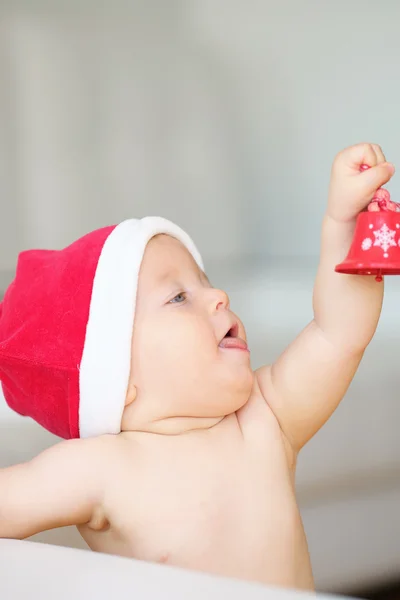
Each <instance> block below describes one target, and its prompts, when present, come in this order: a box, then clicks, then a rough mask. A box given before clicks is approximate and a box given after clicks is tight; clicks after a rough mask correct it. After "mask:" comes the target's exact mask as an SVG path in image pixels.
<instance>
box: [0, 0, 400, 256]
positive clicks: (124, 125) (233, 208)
mask: <svg viewBox="0 0 400 600" xmlns="http://www.w3.org/2000/svg"><path fill="white" fill-rule="evenodd" d="M103 4H104V3H97V4H96V3H95V2H90V1H89V0H86V1H85V0H81V1H80V2H79V3H78V2H67V0H64V1H59V2H56V3H52V2H45V1H44V0H41V1H39V0H29V1H28V0H25V1H22V0H14V1H13V2H11V1H8V2H7V1H5V0H2V1H0V83H1V98H0V103H1V104H0V165H1V167H0V198H1V200H0V202H1V215H2V218H1V222H0V239H1V246H0V250H1V252H0V268H5V267H7V268H8V267H12V266H13V264H14V262H15V258H16V254H17V252H18V250H20V249H21V247H30V246H32V245H33V246H35V245H40V246H61V245H64V244H67V243H68V242H70V241H71V240H72V239H73V238H75V237H76V236H78V235H80V234H82V233H84V232H86V231H87V230H89V229H91V228H94V227H97V226H99V225H103V224H108V223H110V222H115V221H118V220H120V219H123V218H125V217H128V216H138V215H143V214H150V213H161V214H164V215H165V216H167V217H170V218H172V219H175V220H177V221H178V222H179V223H180V224H181V225H183V226H184V227H186V228H187V229H189V231H190V232H191V233H192V234H193V235H194V237H195V238H196V241H197V242H198V244H199V246H200V247H201V249H202V250H203V252H204V254H205V256H206V258H209V259H212V258H214V257H216V256H220V257H224V256H227V255H232V254H233V255H238V256H239V255H240V256H242V255H243V254H253V253H261V254H262V255H267V256H271V255H275V254H277V255H288V256H290V255H292V254H295V255H300V256H301V255H315V254H316V253H317V252H318V240H319V231H318V228H319V220H320V217H321V214H322V211H323V208H324V205H325V200H326V189H327V184H328V178H329V168H330V163H331V160H332V158H333V156H334V154H335V153H336V151H337V150H339V149H340V148H342V147H343V146H345V145H348V144H351V143H354V142H357V141H360V140H370V139H371V140H374V141H378V142H380V143H381V144H382V145H383V147H384V149H385V150H386V151H387V155H388V157H389V158H390V159H391V160H393V161H394V162H395V163H396V162H398V161H399V158H400V149H399V144H398V140H397V137H398V135H397V133H398V129H399V127H398V106H399V101H400V85H399V82H398V77H397V71H398V57H399V56H400V38H399V36H398V31H397V29H398V22H399V20H400V5H399V4H398V3H397V2H396V1H395V0H384V1H382V2H380V3H378V4H368V5H366V4H365V3H363V2H361V1H358V0H350V1H344V0H338V1H337V2H335V3H333V2H329V3H328V2H321V1H320V0H304V1H303V2H301V3H300V2H297V1H296V0H280V1H279V2H272V1H268V0H267V1H261V0H185V1H183V0H169V1H168V2H165V1H164V0H146V1H144V0H143V1H139V2H138V1H137V2H122V1H121V0H120V1H114V2H112V3H107V4H108V8H106V7H104V6H103ZM399 185H400V184H399V180H397V181H395V182H393V184H392V186H391V190H392V191H393V192H394V194H395V196H396V197H397V198H398V197H399V196H400V187H399ZM285 211H286V212H287V214H286V215H285V217H284V212H285Z"/></svg>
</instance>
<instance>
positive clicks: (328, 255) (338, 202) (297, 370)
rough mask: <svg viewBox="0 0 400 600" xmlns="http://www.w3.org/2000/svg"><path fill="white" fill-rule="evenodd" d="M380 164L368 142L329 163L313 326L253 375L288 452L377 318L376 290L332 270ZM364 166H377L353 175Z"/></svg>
mask: <svg viewBox="0 0 400 600" xmlns="http://www.w3.org/2000/svg"><path fill="white" fill-rule="evenodd" d="M384 160H385V159H384V156H383V154H382V151H381V150H380V148H379V147H378V146H372V145H370V144H362V145H359V146H355V147H353V148H350V149H347V150H345V151H344V152H342V153H341V154H339V155H338V157H337V158H336V160H335V163H334V166H333V169H332V180H331V187H330V194H329V205H328V211H327V214H326V216H325V218H324V222H323V227H322V243H321V258H320V265H319V269H318V274H317V278H316V282H315V288H314V302H313V304H314V320H313V321H312V322H311V323H310V324H309V325H308V326H307V327H306V329H305V330H304V331H303V332H302V333H301V334H300V335H299V336H298V337H297V338H296V339H295V340H294V342H293V343H292V344H291V345H290V346H289V347H288V348H287V349H286V350H285V351H284V353H283V354H282V355H281V356H280V357H279V359H278V360H277V361H276V362H275V364H273V365H272V366H268V367H263V368H262V369H260V370H259V371H258V372H257V377H258V381H259V384H260V388H261V390H262V392H263V395H264V397H265V399H266V400H267V401H268V403H269V405H270V406H271V408H272V410H273V411H274V413H275V415H276V417H277V419H278V421H279V422H280V425H281V428H282V430H283V432H284V433H285V434H286V436H287V437H288V439H289V441H290V442H291V445H292V446H293V448H294V449H295V450H296V451H297V450H299V449H300V448H301V447H302V446H303V445H304V444H305V443H306V442H307V441H308V440H309V439H310V438H311V437H312V436H313V435H314V434H315V433H316V432H317V431H318V429H319V428H320V427H321V426H322V425H323V424H324V423H325V422H326V420H327V419H328V418H329V417H330V415H331V414H332V413H333V411H334V410H335V409H336V407H337V406H338V404H339V402H340V401H341V399H342V398H343V396H344V394H345V393H346V391H347V388H348V386H349V385H350V383H351V381H352V379H353V377H354V374H355V372H356V370H357V368H358V365H359V363H360V361H361V358H362V356H363V353H364V350H365V348H366V347H367V345H368V344H369V342H370V340H371V338H372V336H373V335H374V332H375V329H376V326H377V323H378V320H379V315H380V312H381V306H382V298H383V284H382V283H377V282H376V281H375V279H374V277H368V276H357V275H342V274H338V273H335V271H334V268H335V265H336V264H338V263H340V262H341V261H342V260H343V259H344V258H345V256H346V254H347V251H348V249H349V247H350V244H351V242H352V238H353V233H354V226H355V219H356V216H357V214H358V213H359V211H360V210H361V209H362V208H363V207H364V206H366V205H367V204H368V202H369V201H370V200H371V198H372V196H373V193H374V192H375V190H376V189H377V188H378V187H380V186H381V185H383V184H384V183H386V182H387V181H388V180H389V179H390V177H391V176H392V174H393V170H392V169H391V167H390V166H387V165H386V166H385V165H384ZM364 163H365V164H368V165H369V166H371V167H374V166H375V165H379V166H375V168H372V169H370V170H369V171H366V172H364V173H360V165H361V164H364Z"/></svg>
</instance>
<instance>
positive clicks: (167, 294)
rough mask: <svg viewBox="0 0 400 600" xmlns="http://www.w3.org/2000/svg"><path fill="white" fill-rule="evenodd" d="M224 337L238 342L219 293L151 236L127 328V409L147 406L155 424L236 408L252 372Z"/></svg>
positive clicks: (237, 329)
mask: <svg viewBox="0 0 400 600" xmlns="http://www.w3.org/2000/svg"><path fill="white" fill-rule="evenodd" d="M228 332H230V335H231V336H234V337H236V338H241V339H243V340H245V339H246V333H245V330H244V327H243V324H242V323H241V321H240V320H239V319H238V318H237V317H236V316H235V315H234V314H233V313H232V312H231V311H230V309H229V300H228V297H227V295H226V294H225V293H224V292H222V291H220V290H216V289H214V288H213V287H212V286H211V284H210V282H209V281H208V279H207V277H206V276H205V275H204V273H203V272H202V271H201V270H200V269H199V267H198V266H197V264H196V262H195V261H194V259H193V258H192V256H191V254H190V253H189V252H188V251H187V250H186V248H185V247H184V246H183V245H182V244H181V243H180V242H178V241H177V240H176V239H174V238H172V237H169V236H167V235H158V236H156V237H155V238H153V239H152V240H151V241H150V242H149V244H148V246H147V249H146V252H145V255H144V258H143V262H142V267H141V271H140V276H139V286H138V296H137V305H136V315H135V325H134V330H133V342H132V372H131V381H132V383H133V384H134V386H135V387H136V391H137V399H136V401H135V403H136V402H139V403H140V404H142V405H143V403H146V402H149V403H151V404H152V408H151V412H152V413H154V412H156V413H157V417H158V418H168V417H212V418H213V417H220V416H225V415H227V414H230V413H232V412H234V411H236V410H238V409H239V408H240V407H241V406H243V405H244V404H245V403H246V401H247V400H248V398H249V395H250V392H251V388H252V383H253V373H252V370H251V367H250V357H249V352H248V351H247V350H245V349H243V348H239V347H238V346H241V344H240V339H239V340H238V343H237V344H235V342H234V340H230V342H227V341H226V339H225V341H224V342H222V340H224V338H225V337H226V336H227V334H228ZM221 342H222V345H221ZM223 346H232V347H223ZM234 346H237V347H234Z"/></svg>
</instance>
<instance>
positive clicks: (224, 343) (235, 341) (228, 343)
mask: <svg viewBox="0 0 400 600" xmlns="http://www.w3.org/2000/svg"><path fill="white" fill-rule="evenodd" d="M219 346H220V348H237V349H238V350H247V344H246V342H245V341H244V340H242V339H240V338H233V337H225V338H224V339H223V340H221V342H220V344H219Z"/></svg>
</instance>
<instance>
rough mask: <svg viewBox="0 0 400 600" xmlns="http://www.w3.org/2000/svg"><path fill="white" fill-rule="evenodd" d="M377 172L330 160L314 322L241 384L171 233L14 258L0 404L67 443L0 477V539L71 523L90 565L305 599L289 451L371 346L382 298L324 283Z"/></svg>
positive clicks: (215, 297)
mask: <svg viewBox="0 0 400 600" xmlns="http://www.w3.org/2000/svg"><path fill="white" fill-rule="evenodd" d="M362 164H368V165H369V166H370V167H371V168H370V169H369V170H367V171H363V172H361V171H360V166H361V165H362ZM393 172H394V168H393V166H392V165H391V164H389V163H387V162H386V160H385V157H384V155H383V153H382V150H381V149H380V147H379V146H377V145H374V144H361V145H357V146H354V147H351V148H349V149H347V150H344V151H343V152H342V153H340V154H339V155H338V156H337V158H336V159H335V162H334V164H333V169H332V178H331V184H330V190H329V201H328V207H327V212H326V215H325V217H324V220H323V226H322V247H321V259H320V265H319V269H318V274H317V278H316V283H315V290H314V319H313V321H312V322H311V323H310V324H309V325H308V326H307V327H306V328H305V329H304V331H303V332H302V333H300V335H299V336H298V337H297V338H296V339H295V340H294V341H293V342H292V343H291V344H290V345H289V347H288V348H287V349H286V350H285V351H284V353H283V354H282V356H280V357H279V358H278V359H277V360H276V362H275V363H274V364H273V365H271V366H264V367H262V368H260V369H259V370H257V371H255V372H253V371H252V369H251V366H250V355H249V350H248V347H247V343H246V333H245V330H244V327H243V324H242V323H241V321H240V320H239V318H238V317H237V316H236V315H235V314H234V313H233V312H232V311H231V309H230V306H229V299H228V297H227V295H226V293H224V292H223V291H221V290H219V289H215V288H214V287H213V286H212V285H211V283H210V282H209V281H208V279H207V277H206V275H205V273H204V270H203V265H202V261H201V258H200V255H199V254H198V252H197V250H196V248H195V246H194V245H193V242H192V241H191V239H190V238H189V237H188V236H187V235H186V234H185V233H184V232H183V231H182V230H180V229H179V228H178V227H176V226H175V225H173V224H172V223H169V222H168V221H166V220H164V219H160V218H146V219H142V220H139V221H136V220H131V221H126V222H124V223H122V224H121V225H119V226H117V227H115V228H112V227H110V228H105V229H101V230H99V231H96V232H94V233H91V234H89V235H87V236H85V237H84V238H82V239H80V240H78V241H77V242H75V243H74V244H72V245H71V246H69V247H68V248H66V249H64V250H62V251H54V252H53V251H32V252H25V253H22V254H21V256H20V259H19V264H18V269H17V275H16V279H15V281H14V283H13V284H12V285H11V286H10V288H9V290H8V291H7V293H6V295H5V298H4V301H3V304H2V305H1V307H0V314H1V318H0V379H1V380H2V386H3V391H4V396H5V398H6V400H7V402H8V404H9V405H10V406H11V407H12V408H13V409H14V410H16V411H17V412H19V413H20V414H24V415H29V416H31V417H33V418H34V419H36V421H38V422H39V423H40V424H41V425H43V426H44V427H46V428H47V429H49V430H50V431H52V432H53V433H55V434H57V435H59V436H61V437H63V438H67V440H66V441H62V442H61V443H60V444H57V445H55V446H54V447H52V448H50V449H48V450H46V451H45V452H43V453H42V454H41V455H39V456H38V457H36V458H34V459H33V460H32V461H31V462H29V463H26V464H21V465H17V466H13V467H10V468H6V469H3V470H0V537H5V538H26V537H28V536H31V535H33V534H35V533H37V532H40V531H44V530H47V529H50V528H54V527H62V526H65V525H76V526H77V527H78V529H79V531H80V533H81V535H82V536H83V538H84V539H85V540H86V542H87V543H88V545H89V546H90V548H92V549H93V550H96V551H99V552H107V553H112V554H118V555H122V556H127V557H135V558H137V559H140V560H145V561H154V562H158V563H167V564H169V565H176V566H179V567H184V568H188V569H195V570H201V571H206V572H210V573H215V574H219V575H223V576H228V577H236V578H241V579H248V580H255V581H259V582H263V583H266V584H270V585H276V586H285V587H295V588H302V589H312V588H313V585H314V584H313V575H312V569H311V565H310V558H309V553H308V549H307V542H306V538H305V534H304V530H303V526H302V522H301V518H300V514H299V510H298V507H297V503H296V495H295V469H296V461H297V455H298V453H299V451H300V450H301V448H302V447H303V446H304V445H305V444H306V442H307V441H308V440H309V439H310V438H311V437H312V436H313V435H314V434H315V433H316V432H317V431H318V430H319V429H320V427H321V426H322V425H323V424H324V423H325V422H326V420H327V419H328V418H329V417H330V415H331V414H332V412H333V411H334V410H335V408H336V407H337V406H338V404H339V402H340V400H341V399H342V398H343V396H344V394H345V392H346V390H347V388H348V386H349V384H350V382H351V380H352V379H353V377H354V374H355V372H356V370H357V367H358V365H359V363H360V360H361V358H362V356H363V353H364V350H365V348H366V346H367V345H368V343H369V342H370V340H371V338H372V336H373V335H374V332H375V329H376V326H377V323H378V319H379V315H380V311H381V305H382V298H383V286H382V284H380V283H377V282H376V281H375V279H374V277H361V276H355V275H340V274H338V273H335V271H334V269H335V265H336V264H337V263H338V262H340V261H342V260H343V259H344V258H345V256H346V253H347V251H348V249H349V246H350V244H351V241H352V236H353V232H354V225H355V219H356V216H357V215H358V213H359V212H360V211H361V210H362V209H364V208H365V207H366V206H367V204H368V202H369V201H370V200H371V199H372V197H373V196H374V193H375V192H376V190H377V189H378V188H379V187H380V186H381V185H383V184H384V183H386V182H387V181H388V180H389V179H390V178H391V176H392V175H393ZM132 331H133V335H132ZM266 343H267V340H266ZM71 438H75V439H71Z"/></svg>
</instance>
